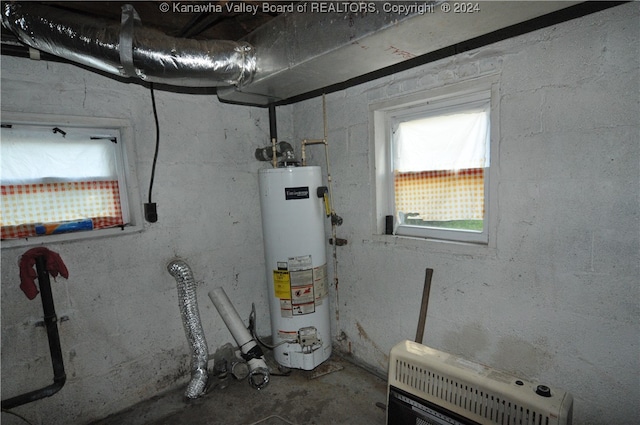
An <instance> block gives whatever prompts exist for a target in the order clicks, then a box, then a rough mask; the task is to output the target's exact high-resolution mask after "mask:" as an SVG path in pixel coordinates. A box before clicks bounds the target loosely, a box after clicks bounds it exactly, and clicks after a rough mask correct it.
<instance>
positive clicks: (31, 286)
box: [19, 247, 69, 300]
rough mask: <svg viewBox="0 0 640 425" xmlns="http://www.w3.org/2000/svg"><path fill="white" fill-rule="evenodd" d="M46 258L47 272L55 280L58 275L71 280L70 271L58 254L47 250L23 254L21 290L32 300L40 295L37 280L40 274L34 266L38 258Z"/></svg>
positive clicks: (35, 250) (33, 249) (21, 258)
mask: <svg viewBox="0 0 640 425" xmlns="http://www.w3.org/2000/svg"><path fill="white" fill-rule="evenodd" d="M39 256H44V259H45V264H46V265H47V271H48V272H49V274H50V275H51V276H53V277H54V278H55V277H57V276H58V275H60V276H62V277H64V278H65V279H68V278H69V271H68V270H67V266H65V264H64V262H63V261H62V258H60V255H59V254H58V253H57V252H53V251H51V250H49V249H47V248H44V247H40V248H32V249H30V250H29V251H27V252H25V253H24V254H22V257H20V263H19V266H20V289H22V292H24V293H25V295H26V296H27V298H29V299H30V300H32V299H34V298H35V297H36V295H38V292H40V291H38V288H37V287H36V283H35V279H36V278H37V277H38V273H37V272H36V271H35V270H34V268H33V266H34V265H35V264H36V257H39Z"/></svg>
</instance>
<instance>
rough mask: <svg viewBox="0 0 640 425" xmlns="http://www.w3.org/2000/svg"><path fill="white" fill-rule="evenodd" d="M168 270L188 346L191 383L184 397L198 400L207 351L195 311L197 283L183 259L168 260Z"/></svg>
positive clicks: (206, 376)
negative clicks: (174, 288)
mask: <svg viewBox="0 0 640 425" xmlns="http://www.w3.org/2000/svg"><path fill="white" fill-rule="evenodd" d="M167 270H168V271H169V273H170V274H171V275H172V276H173V277H174V278H175V279H176V284H177V286H178V303H179V306H180V315H181V316H182V324H183V325H184V330H185V333H186V335H187V340H188V341H189V346H190V347H191V381H189V384H188V385H187V389H186V390H185V394H184V395H185V397H187V398H188V399H194V398H198V397H200V396H202V395H204V393H205V388H206V386H207V378H208V373H207V362H208V359H209V350H208V347H207V340H206V339H205V337H204V331H203V330H202V323H201V321H200V312H199V311H198V300H197V298H196V283H195V280H194V279H193V272H192V271H191V268H190V267H189V265H188V264H187V263H185V262H184V261H183V260H180V259H175V260H173V261H171V262H170V263H169V264H168V266H167Z"/></svg>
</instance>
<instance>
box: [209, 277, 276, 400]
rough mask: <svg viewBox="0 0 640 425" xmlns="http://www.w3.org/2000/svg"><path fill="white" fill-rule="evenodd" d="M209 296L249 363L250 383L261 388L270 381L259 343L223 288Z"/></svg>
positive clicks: (210, 293) (215, 290)
mask: <svg viewBox="0 0 640 425" xmlns="http://www.w3.org/2000/svg"><path fill="white" fill-rule="evenodd" d="M209 298H211V301H212V302H213V305H215V306H216V309H217V310H218V313H220V316H221V317H222V320H224V323H225V324H226V325H227V328H229V331H230V332H231V335H233V339H235V340H236V343H237V344H238V346H239V347H240V351H242V357H243V358H244V359H245V360H246V361H247V364H248V365H249V383H250V384H251V386H252V387H254V388H256V389H261V388H264V387H266V386H267V384H268V383H269V368H268V367H267V363H266V362H265V360H264V355H263V354H262V350H261V349H260V346H259V345H258V343H257V342H256V341H255V340H254V339H253V337H252V336H251V334H250V333H249V330H248V329H247V328H245V326H244V323H242V319H241V318H240V315H238V312H237V311H236V309H235V307H233V304H231V301H229V297H227V294H226V292H224V289H223V288H216V289H214V290H213V291H211V292H209Z"/></svg>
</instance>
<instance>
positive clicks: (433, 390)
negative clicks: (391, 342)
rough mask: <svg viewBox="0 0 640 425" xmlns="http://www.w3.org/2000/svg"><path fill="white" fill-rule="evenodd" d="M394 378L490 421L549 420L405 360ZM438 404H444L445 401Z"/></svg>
mask: <svg viewBox="0 0 640 425" xmlns="http://www.w3.org/2000/svg"><path fill="white" fill-rule="evenodd" d="M396 381H397V382H401V383H404V384H405V385H407V386H408V387H410V388H413V389H414V390H417V391H419V392H421V393H425V394H428V395H430V396H431V400H432V401H433V399H438V400H440V401H442V402H444V403H446V404H452V405H454V406H457V407H459V408H461V409H463V410H465V411H467V412H469V413H472V414H474V415H478V416H481V417H483V418H485V419H487V420H489V421H491V423H495V424H501V425H508V424H519V425H520V424H522V425H550V424H551V423H552V422H551V419H550V418H549V416H548V415H545V414H543V413H540V412H536V411H535V410H531V409H529V408H527V407H525V406H522V405H518V404H517V403H513V402H511V401H509V400H507V399H505V398H504V397H501V396H500V395H497V394H493V393H491V392H488V391H486V390H482V389H480V388H477V387H473V386H470V385H466V384H464V383H462V382H459V381H457V380H454V379H452V378H449V377H447V376H445V375H441V374H438V373H434V372H432V371H430V370H427V369H424V368H422V367H420V366H417V365H414V364H410V363H408V362H405V361H402V360H397V361H396ZM444 403H443V404H442V405H445V404H444Z"/></svg>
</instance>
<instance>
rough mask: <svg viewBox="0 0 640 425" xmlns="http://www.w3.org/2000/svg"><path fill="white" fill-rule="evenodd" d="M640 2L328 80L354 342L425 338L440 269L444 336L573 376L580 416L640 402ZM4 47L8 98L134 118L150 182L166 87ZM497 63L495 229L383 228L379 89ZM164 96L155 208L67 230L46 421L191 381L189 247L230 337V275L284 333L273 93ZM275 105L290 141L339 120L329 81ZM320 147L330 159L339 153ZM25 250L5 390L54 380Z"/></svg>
mask: <svg viewBox="0 0 640 425" xmlns="http://www.w3.org/2000/svg"><path fill="white" fill-rule="evenodd" d="M638 18H639V14H638V5H637V4H628V5H625V6H619V7H616V8H614V9H611V10H608V11H605V12H601V13H598V14H595V15H592V16H589V17H586V18H583V19H579V20H576V21H572V22H568V23H564V24H561V25H558V26H554V27H552V28H548V29H545V30H541V31H537V32H535V33H532V34H528V35H524V36H521V37H517V38H515V39H513V40H508V41H504V42H501V43H497V44H495V45H491V46H488V47H486V48H483V49H481V50H478V51H474V52H469V53H466V54H463V55H459V56H457V57H455V58H451V59H447V60H443V61H439V62H437V63H433V64H430V65H426V66H423V67H421V68H418V69H415V70H411V71H407V72H403V73H401V74H398V75H395V76H393V77H388V78H384V79H380V80H376V81H373V82H370V83H367V84H364V85H361V86H357V87H354V88H351V89H349V90H346V91H342V92H337V93H333V94H330V95H328V96H327V103H328V118H329V128H330V134H329V139H330V143H331V145H330V155H331V161H332V174H333V178H334V189H335V197H336V199H335V208H336V210H337V212H338V214H340V215H341V216H342V217H343V218H344V225H343V226H342V227H340V228H339V229H338V236H339V237H342V238H346V239H348V241H349V244H348V245H347V246H344V247H340V248H339V251H338V256H339V263H338V272H339V273H338V274H339V279H340V280H339V281H340V285H339V291H338V293H339V303H338V306H337V307H338V311H337V312H336V314H335V315H334V317H333V319H332V326H333V330H334V338H335V339H336V341H334V343H335V345H336V348H337V349H339V350H342V351H344V352H347V353H350V354H351V355H352V356H353V357H354V359H355V360H357V361H358V362H362V363H364V364H366V365H367V366H368V367H370V368H372V369H375V370H377V371H379V372H381V373H384V372H385V370H386V367H387V365H386V363H387V357H386V356H387V353H388V351H389V349H390V348H391V347H392V346H393V345H394V344H395V343H397V342H398V341H400V340H401V339H412V338H413V337H414V336H415V326H416V321H417V316H418V312H419V302H420V301H419V300H420V297H421V291H422V283H423V280H424V269H425V268H426V267H431V268H434V269H435V275H434V280H433V284H432V293H431V301H430V306H429V314H428V317H427V330H426V332H425V336H424V342H425V343H426V344H430V345H433V346H434V347H436V348H440V349H443V350H447V351H451V352H455V353H458V354H462V355H465V356H466V357H468V358H470V359H473V360H477V361H481V362H483V363H486V364H489V365H491V366H495V367H500V368H504V369H507V370H510V371H513V372H515V373H518V374H522V375H523V376H525V377H528V378H532V379H537V380H540V381H542V382H545V383H548V384H549V385H555V386H559V387H562V388H564V389H567V390H569V391H571V392H572V393H573V394H574V396H575V397H576V406H575V421H574V423H576V424H613V423H615V424H631V423H634V422H635V421H636V418H637V417H639V416H640V412H639V411H638V407H637V403H636V401H637V400H638V398H639V397H640V390H639V388H638V386H639V383H638V379H637V376H638V374H639V372H640V366H639V365H638V335H639V334H640V329H639V325H638V312H639V308H638V275H639V272H640V271H639V270H638V258H639V250H640V248H639V243H640V242H639V238H638V228H639V222H638V220H639V219H638V196H639V189H638V186H639V179H640V175H639V169H638V158H639V152H638V150H639V146H638V145H639V142H638V57H639V52H638V47H637V46H638V44H640V43H638V41H639V38H640V37H639V36H638V25H637V24H638ZM1 66H2V109H3V110H7V111H14V112H21V111H22V112H29V113H46V114H68V115H80V116H100V117H116V118H125V119H129V120H130V121H131V123H132V126H133V127H134V130H135V131H134V134H135V140H134V143H135V151H136V154H135V158H136V160H135V162H136V164H135V165H136V170H137V177H138V180H139V185H140V195H141V198H143V199H141V202H144V198H146V195H147V188H148V178H149V174H150V171H151V158H152V155H153V145H154V141H155V133H154V124H153V117H152V114H151V103H150V96H149V92H148V90H146V89H144V88H143V87H140V86H138V85H136V84H124V83H121V82H117V81H114V80H112V79H110V78H107V77H103V76H100V75H98V74H96V73H93V72H90V71H85V70H83V69H80V68H78V67H76V66H72V65H63V64H57V63H46V62H34V61H29V60H26V59H16V58H9V57H3V58H2V62H1ZM492 73H498V74H499V75H500V93H501V98H500V102H501V117H500V121H501V138H500V155H499V169H500V179H499V182H498V194H499V209H498V215H499V216H498V218H499V220H498V227H497V231H496V237H497V240H496V247H495V249H482V248H474V247H464V246H450V245H446V244H431V243H427V244H425V243H424V242H420V241H413V242H411V241H406V240H400V239H396V238H393V237H385V236H379V235H374V232H373V231H372V227H373V225H372V223H371V217H372V206H373V203H372V198H371V194H372V185H371V172H372V167H371V165H370V164H371V163H372V162H371V161H372V160H371V154H372V150H371V143H372V141H371V138H370V130H369V127H370V122H369V105H370V104H371V103H375V102H377V101H379V100H384V99H388V98H392V97H394V96H396V95H401V94H403V93H410V92H415V91H418V90H422V89H429V88H435V87H441V86H444V85H447V84H452V83H455V82H457V81H466V80H469V79H471V78H474V77H476V76H481V75H487V74H492ZM156 95H157V101H158V110H159V114H160V118H161V131H162V139H161V151H160V157H159V164H158V171H157V175H156V182H155V186H154V188H155V189H154V200H155V201H156V202H158V209H159V215H160V219H159V221H158V223H155V224H153V225H148V224H146V225H145V228H144V231H143V232H141V233H138V234H135V235H127V236H120V237H113V238H108V239H100V240H88V241H83V242H68V243H60V244H51V245H48V246H49V247H50V248H51V249H53V250H55V251H57V252H59V253H60V254H61V255H62V257H63V259H64V260H65V262H66V263H67V266H68V267H69V269H70V273H71V276H70V279H69V280H68V281H65V280H64V279H58V281H57V282H53V288H54V297H55V300H56V307H57V310H58V314H59V315H68V316H69V320H68V321H66V322H63V323H61V324H60V332H61V340H62V347H63V352H64V355H65V366H66V368H67V374H68V381H67V384H66V385H65V387H64V388H63V390H62V391H61V392H60V393H58V394H57V395H55V396H54V397H51V398H49V399H46V400H41V401H38V402H35V403H32V404H30V405H29V406H28V407H26V406H25V407H22V408H18V409H16V411H17V412H18V413H21V414H24V415H26V416H28V418H29V419H30V420H32V421H33V422H34V423H48V424H70V423H77V424H81V423H87V422H89V421H90V420H92V419H96V418H100V417H103V416H106V415H108V414H109V413H113V412H116V411H119V410H121V409H123V408H126V407H128V406H130V405H132V404H134V403H135V402H137V401H139V400H142V399H147V398H149V397H151V396H153V395H155V394H157V393H158V392H161V391H163V390H165V389H167V388H171V387H180V386H184V384H185V383H186V382H187V379H188V353H189V352H188V346H187V343H186V339H185V336H184V331H183V329H182V323H181V320H180V317H179V313H178V307H177V294H176V288H175V281H174V280H173V278H171V276H170V275H168V273H167V272H166V263H167V262H168V261H169V260H170V259H172V258H174V257H175V256H181V257H183V258H185V259H186V260H187V261H188V262H189V264H190V265H191V267H192V268H193V270H194V274H195V278H196V280H197V281H198V282H199V288H198V297H199V298H198V301H199V305H200V312H201V315H202V320H203V326H204V328H205V332H206V336H207V342H208V344H209V349H210V350H211V351H213V350H214V349H215V348H216V347H217V346H219V345H222V344H223V343H225V342H230V341H231V336H230V334H229V333H228V331H227V330H226V328H225V327H224V324H222V323H221V321H220V320H219V319H218V316H217V313H216V312H215V309H214V308H213V306H211V304H210V302H209V301H208V299H207V297H206V293H207V291H208V290H209V289H210V288H212V287H214V286H218V285H222V286H224V287H225V289H226V290H227V293H228V294H229V296H230V298H231V300H232V301H233V302H234V304H235V306H236V308H237V309H238V311H239V313H240V314H241V316H242V317H248V313H249V311H250V308H251V302H256V306H257V308H258V319H259V320H258V323H259V324H260V326H259V332H260V333H261V334H267V333H268V332H269V330H268V320H267V313H266V309H267V302H266V290H265V289H264V287H265V283H264V282H265V277H264V275H265V274H264V261H263V252H262V236H261V222H260V216H259V203H258V198H257V193H258V192H257V170H258V169H259V168H261V167H263V166H265V165H264V164H259V163H257V162H255V160H254V159H253V151H254V149H255V148H256V147H261V146H263V145H265V144H266V143H268V138H269V134H268V128H269V126H268V122H267V111H266V110H264V109H260V108H251V107H242V106H234V105H227V104H220V103H219V102H218V101H217V99H216V98H215V97H214V96H207V95H193V94H178V93H169V92H163V91H157V92H156ZM277 114H278V132H279V134H280V137H281V139H284V140H288V141H291V142H292V143H293V144H294V145H296V146H297V144H298V143H297V142H299V140H301V139H303V138H318V137H321V136H322V108H321V100H320V99H312V100H309V101H305V102H303V103H300V104H296V105H294V106H286V107H280V108H277ZM265 142H266V143H265ZM310 155H311V163H313V164H318V165H323V163H324V158H323V156H322V152H321V151H316V150H315V149H314V150H312V151H311V153H310ZM26 249H27V248H24V249H19V248H16V249H3V250H2V271H1V278H2V309H1V310H2V398H7V397H10V396H13V395H16V394H18V393H21V392H23V391H28V390H31V389H33V388H39V387H41V386H44V385H47V384H48V383H49V382H50V379H51V378H50V376H51V366H50V364H49V360H48V349H47V343H46V336H45V334H44V331H43V329H42V328H36V327H35V326H33V323H34V322H35V321H37V320H39V318H40V316H41V306H40V305H39V301H38V300H37V299H36V300H33V301H28V300H27V299H26V297H24V295H23V294H22V292H20V290H19V289H18V284H19V282H18V275H17V261H18V258H19V256H20V255H21V254H22V253H23V252H24V251H25V250H26ZM330 254H331V253H330V252H329V255H330ZM328 258H330V256H329V257H328ZM329 266H330V267H332V265H331V262H330V264H329ZM334 289H335V288H334ZM332 297H333V302H334V303H335V302H336V301H337V300H338V298H337V297H336V292H335V290H334V291H333V293H332ZM338 339H339V340H338ZM12 420H14V418H12V417H10V416H8V415H5V414H3V415H2V421H3V423H4V422H6V423H7V424H9V425H11V424H12V422H11V421H12ZM16 421H17V422H16V423H20V421H19V420H17V419H16Z"/></svg>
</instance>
